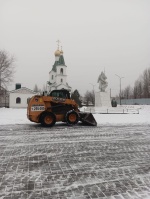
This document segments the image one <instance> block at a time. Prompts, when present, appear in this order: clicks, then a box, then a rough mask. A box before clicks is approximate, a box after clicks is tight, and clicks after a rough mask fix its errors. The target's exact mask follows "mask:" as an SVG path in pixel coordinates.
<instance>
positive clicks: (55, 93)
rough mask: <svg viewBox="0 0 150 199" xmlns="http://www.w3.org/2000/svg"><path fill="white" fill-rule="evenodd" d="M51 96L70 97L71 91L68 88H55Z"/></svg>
mask: <svg viewBox="0 0 150 199" xmlns="http://www.w3.org/2000/svg"><path fill="white" fill-rule="evenodd" d="M49 96H52V97H59V98H63V99H70V93H69V91H68V90H65V89H62V90H53V91H52V92H51V93H50V95H49Z"/></svg>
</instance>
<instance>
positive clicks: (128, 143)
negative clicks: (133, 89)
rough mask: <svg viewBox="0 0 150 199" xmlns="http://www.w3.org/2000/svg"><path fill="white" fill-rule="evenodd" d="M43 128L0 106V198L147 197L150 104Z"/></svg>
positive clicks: (149, 193) (18, 111)
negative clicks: (87, 122)
mask: <svg viewBox="0 0 150 199" xmlns="http://www.w3.org/2000/svg"><path fill="white" fill-rule="evenodd" d="M94 117H95V119H96V120H97V123H98V126H97V127H87V126H82V125H81V124H79V125H76V126H75V127H69V126H67V125H65V124H64V123H58V124H56V125H55V126H54V127H52V128H43V127H41V126H40V125H39V124H34V123H31V122H30V121H28V120H27V118H26V110H25V109H4V108H2V109H0V182H1V184H0V198H1V199H3V198H5V199H10V198H13V199H20V198H24V199H27V198H30V199H31V198H32V199H35V198H37V199H41V198H42V199H55V198H57V199H58V198H60V199H68V198H70V199H86V198H87V199H88V198H89V199H95V198H102V199H138V198H139V199H148V198H150V132H149V129H150V119H149V118H150V107H149V106H143V107H141V109H140V110H139V114H94Z"/></svg>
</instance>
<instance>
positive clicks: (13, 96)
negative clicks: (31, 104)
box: [9, 84, 40, 108]
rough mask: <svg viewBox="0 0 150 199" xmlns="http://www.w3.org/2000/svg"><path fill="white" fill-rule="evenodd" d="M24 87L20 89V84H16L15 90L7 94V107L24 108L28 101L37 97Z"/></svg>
mask: <svg viewBox="0 0 150 199" xmlns="http://www.w3.org/2000/svg"><path fill="white" fill-rule="evenodd" d="M38 94H40V93H36V92H34V91H32V90H30V89H28V88H26V87H22V88H21V84H16V89H15V90H12V91H10V92H9V107H10V108H26V107H27V105H28V99H29V98H31V97H32V96H34V95H38Z"/></svg>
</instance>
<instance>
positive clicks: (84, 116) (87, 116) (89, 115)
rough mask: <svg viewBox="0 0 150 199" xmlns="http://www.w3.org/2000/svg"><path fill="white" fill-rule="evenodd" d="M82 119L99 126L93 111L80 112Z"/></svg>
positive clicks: (86, 122)
mask: <svg viewBox="0 0 150 199" xmlns="http://www.w3.org/2000/svg"><path fill="white" fill-rule="evenodd" d="M78 114H79V116H80V121H81V122H82V123H83V124H85V125H89V126H97V122H96V120H95V118H94V116H93V115H92V113H85V112H79V113H78Z"/></svg>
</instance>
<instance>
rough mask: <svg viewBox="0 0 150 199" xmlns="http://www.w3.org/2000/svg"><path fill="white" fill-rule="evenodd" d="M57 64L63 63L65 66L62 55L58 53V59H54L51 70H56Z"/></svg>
mask: <svg viewBox="0 0 150 199" xmlns="http://www.w3.org/2000/svg"><path fill="white" fill-rule="evenodd" d="M59 65H64V66H66V65H65V60H64V57H63V55H60V57H59V60H58V61H55V63H54V65H53V68H52V70H53V71H54V72H56V66H59Z"/></svg>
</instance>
